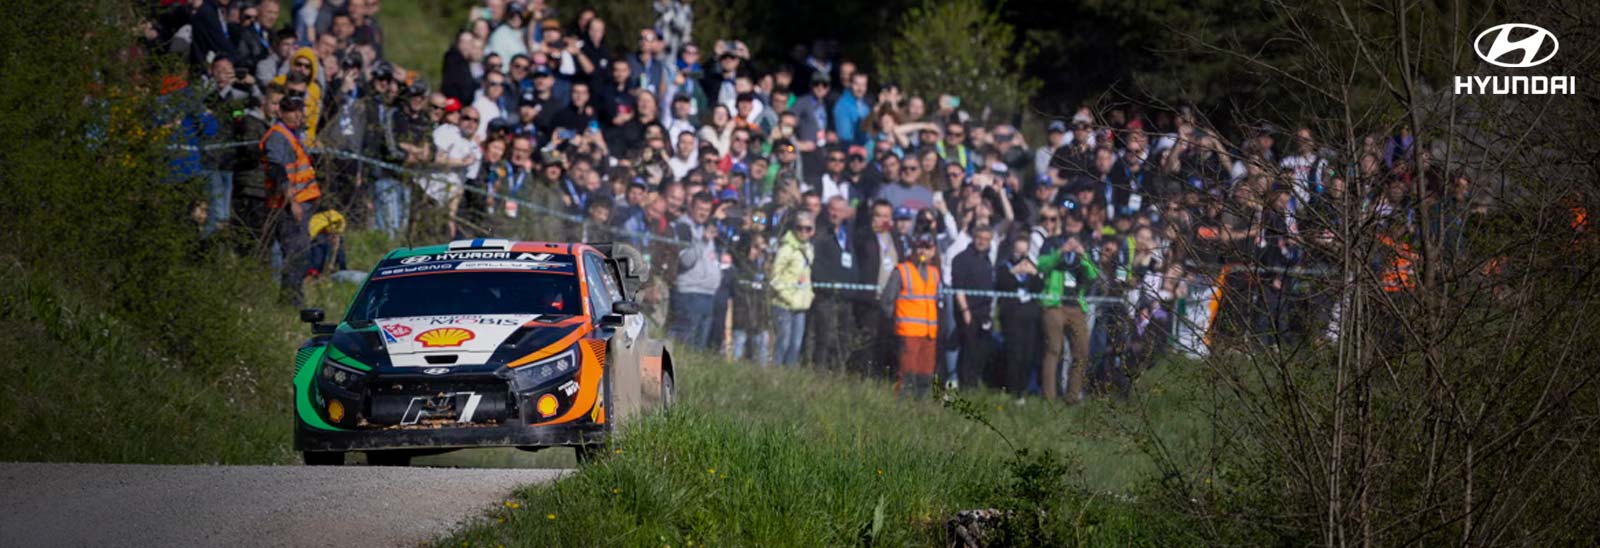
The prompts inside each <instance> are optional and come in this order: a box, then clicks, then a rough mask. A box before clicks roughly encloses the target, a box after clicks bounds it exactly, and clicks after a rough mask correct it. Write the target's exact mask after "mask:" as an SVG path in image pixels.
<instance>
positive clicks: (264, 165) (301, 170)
mask: <svg viewBox="0 0 1600 548" xmlns="http://www.w3.org/2000/svg"><path fill="white" fill-rule="evenodd" d="M273 134H277V135H282V136H283V137H284V138H285V139H288V140H289V145H290V146H292V147H294V162H292V163H290V164H289V165H286V166H283V170H284V172H286V173H288V178H289V181H288V183H289V185H290V188H293V189H294V201H295V203H302V204H303V203H306V202H309V201H312V200H315V199H317V198H321V197H322V188H321V187H319V186H317V172H316V170H314V169H312V168H311V157H310V156H308V155H306V149H305V147H302V146H300V138H299V137H296V136H295V134H294V132H293V131H289V128H288V127H286V126H284V125H283V124H272V129H269V130H267V134H266V135H262V136H261V143H260V145H258V146H259V147H260V149H261V169H262V170H263V171H266V172H267V207H270V208H272V209H277V208H280V207H283V193H282V192H279V191H278V189H279V187H278V183H279V181H274V180H273V179H272V169H271V165H272V161H271V160H269V159H268V158H267V140H268V139H271V138H272V136H273Z"/></svg>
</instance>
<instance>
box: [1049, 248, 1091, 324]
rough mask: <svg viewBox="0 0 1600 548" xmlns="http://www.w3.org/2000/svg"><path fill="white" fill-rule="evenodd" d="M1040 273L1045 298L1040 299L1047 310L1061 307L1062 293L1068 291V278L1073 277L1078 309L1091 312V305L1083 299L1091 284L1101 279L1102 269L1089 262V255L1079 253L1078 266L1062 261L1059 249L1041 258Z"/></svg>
mask: <svg viewBox="0 0 1600 548" xmlns="http://www.w3.org/2000/svg"><path fill="white" fill-rule="evenodd" d="M1039 272H1040V273H1041V274H1044V297H1042V298H1040V299H1039V303H1040V304H1041V305H1043V306H1044V307H1045V308H1055V307H1058V306H1061V297H1062V293H1063V292H1064V291H1065V290H1066V287H1067V281H1068V280H1069V278H1068V276H1071V278H1070V280H1071V281H1072V286H1073V287H1074V289H1073V290H1074V291H1075V292H1076V293H1077V294H1076V296H1075V297H1076V298H1077V300H1078V307H1079V308H1081V309H1083V311H1084V312H1088V311H1089V303H1088V301H1085V300H1084V299H1083V297H1084V293H1086V292H1087V291H1088V290H1089V285H1090V284H1091V283H1093V282H1094V281H1095V280H1097V279H1100V268H1099V267H1096V266H1095V265H1094V261H1091V260H1089V254H1088V253H1079V254H1078V264H1076V265H1073V264H1068V263H1067V262H1066V261H1063V260H1061V250H1059V249H1057V250H1055V251H1051V252H1049V253H1045V254H1043V255H1040V256H1039Z"/></svg>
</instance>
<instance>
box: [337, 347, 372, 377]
mask: <svg viewBox="0 0 1600 548" xmlns="http://www.w3.org/2000/svg"><path fill="white" fill-rule="evenodd" d="M328 359H331V360H333V361H334V363H337V364H339V365H343V366H345V367H349V368H351V369H359V370H361V371H372V366H370V365H367V364H364V363H361V362H358V361H356V359H355V358H352V357H350V355H349V354H345V353H344V351H342V350H339V348H338V347H336V346H333V345H331V344H330V345H328Z"/></svg>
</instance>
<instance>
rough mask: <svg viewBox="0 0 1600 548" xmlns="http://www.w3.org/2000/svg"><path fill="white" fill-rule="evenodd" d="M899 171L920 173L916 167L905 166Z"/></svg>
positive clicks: (920, 169)
mask: <svg viewBox="0 0 1600 548" xmlns="http://www.w3.org/2000/svg"><path fill="white" fill-rule="evenodd" d="M900 171H922V168H920V167H917V166H905V167H902V168H900Z"/></svg>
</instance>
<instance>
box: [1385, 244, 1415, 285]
mask: <svg viewBox="0 0 1600 548" xmlns="http://www.w3.org/2000/svg"><path fill="white" fill-rule="evenodd" d="M1378 243H1381V244H1383V245H1384V246H1386V247H1388V248H1389V250H1390V251H1392V252H1393V253H1394V256H1392V257H1390V258H1389V260H1388V261H1387V262H1386V263H1385V264H1384V267H1383V272H1381V273H1379V276H1378V284H1379V285H1380V286H1381V287H1383V291H1384V292H1385V293H1395V292H1399V291H1410V290H1412V289H1416V287H1417V280H1416V266H1415V265H1416V262H1417V254H1416V252H1414V251H1412V250H1411V245H1410V244H1407V243H1405V242H1396V241H1394V238H1390V237H1389V236H1388V235H1380V236H1378Z"/></svg>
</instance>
